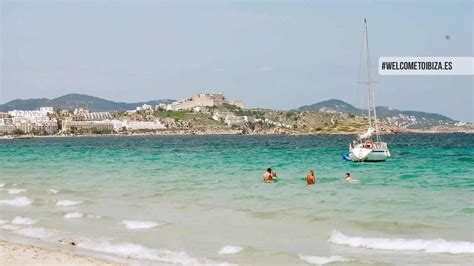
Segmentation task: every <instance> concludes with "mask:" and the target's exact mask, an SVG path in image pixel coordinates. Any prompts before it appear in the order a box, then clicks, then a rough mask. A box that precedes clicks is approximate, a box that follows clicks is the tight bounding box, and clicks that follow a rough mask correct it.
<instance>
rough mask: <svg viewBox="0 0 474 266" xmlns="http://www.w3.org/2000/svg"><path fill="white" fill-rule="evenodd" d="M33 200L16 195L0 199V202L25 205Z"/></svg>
mask: <svg viewBox="0 0 474 266" xmlns="http://www.w3.org/2000/svg"><path fill="white" fill-rule="evenodd" d="M32 202H33V201H32V200H31V199H29V198H27V197H18V198H14V199H5V200H0V204H4V205H13V206H26V205H30V204H31V203H32Z"/></svg>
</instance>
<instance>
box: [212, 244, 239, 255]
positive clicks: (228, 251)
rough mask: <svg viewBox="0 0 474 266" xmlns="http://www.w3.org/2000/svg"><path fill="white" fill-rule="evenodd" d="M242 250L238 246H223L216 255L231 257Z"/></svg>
mask: <svg viewBox="0 0 474 266" xmlns="http://www.w3.org/2000/svg"><path fill="white" fill-rule="evenodd" d="M243 249H244V248H243V247H239V246H231V245H225V246H223V247H222V248H221V249H220V250H219V251H218V252H217V253H219V254H221V255H232V254H237V253H239V252H240V251H242V250H243Z"/></svg>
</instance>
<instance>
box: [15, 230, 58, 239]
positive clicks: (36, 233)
mask: <svg viewBox="0 0 474 266" xmlns="http://www.w3.org/2000/svg"><path fill="white" fill-rule="evenodd" d="M13 233H15V234H18V235H22V236H26V237H32V238H38V239H41V240H49V239H50V238H51V237H54V236H56V234H55V232H54V231H51V230H48V229H45V228H41V227H28V228H23V229H20V230H17V231H14V232H13Z"/></svg>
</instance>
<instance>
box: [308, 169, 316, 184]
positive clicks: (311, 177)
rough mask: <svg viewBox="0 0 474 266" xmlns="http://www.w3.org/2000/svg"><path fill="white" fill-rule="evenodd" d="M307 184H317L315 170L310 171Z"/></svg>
mask: <svg viewBox="0 0 474 266" xmlns="http://www.w3.org/2000/svg"><path fill="white" fill-rule="evenodd" d="M306 183H307V184H308V185H314V184H316V177H315V176H314V171H313V170H309V173H308V175H307V176H306Z"/></svg>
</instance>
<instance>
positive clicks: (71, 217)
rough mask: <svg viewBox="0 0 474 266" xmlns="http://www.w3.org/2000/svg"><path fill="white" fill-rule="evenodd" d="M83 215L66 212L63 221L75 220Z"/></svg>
mask: <svg viewBox="0 0 474 266" xmlns="http://www.w3.org/2000/svg"><path fill="white" fill-rule="evenodd" d="M83 216H84V214H83V213H80V212H68V213H66V214H65V215H64V219H76V218H81V217H83Z"/></svg>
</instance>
